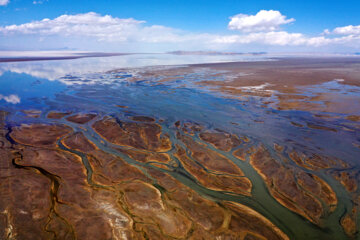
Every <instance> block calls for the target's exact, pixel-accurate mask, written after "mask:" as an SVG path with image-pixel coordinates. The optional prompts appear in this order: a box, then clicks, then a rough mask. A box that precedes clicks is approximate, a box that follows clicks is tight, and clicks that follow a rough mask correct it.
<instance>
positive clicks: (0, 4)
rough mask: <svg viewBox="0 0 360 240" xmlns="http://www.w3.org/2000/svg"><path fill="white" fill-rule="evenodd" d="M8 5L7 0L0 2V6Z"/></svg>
mask: <svg viewBox="0 0 360 240" xmlns="http://www.w3.org/2000/svg"><path fill="white" fill-rule="evenodd" d="M9 3H10V1H9V0H0V6H6V5H8V4H9Z"/></svg>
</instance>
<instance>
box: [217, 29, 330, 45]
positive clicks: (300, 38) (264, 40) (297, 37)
mask: <svg viewBox="0 0 360 240" xmlns="http://www.w3.org/2000/svg"><path fill="white" fill-rule="evenodd" d="M330 41H331V40H330V39H326V38H325V37H323V36H320V37H310V38H309V37H306V36H304V35H303V34H301V33H288V32H285V31H279V32H259V33H250V34H247V35H230V36H221V37H217V38H215V39H214V42H217V43H229V44H233V43H239V44H249V43H259V44H267V45H277V46H299V45H307V46H315V47H316V46H321V45H325V44H328V43H330Z"/></svg>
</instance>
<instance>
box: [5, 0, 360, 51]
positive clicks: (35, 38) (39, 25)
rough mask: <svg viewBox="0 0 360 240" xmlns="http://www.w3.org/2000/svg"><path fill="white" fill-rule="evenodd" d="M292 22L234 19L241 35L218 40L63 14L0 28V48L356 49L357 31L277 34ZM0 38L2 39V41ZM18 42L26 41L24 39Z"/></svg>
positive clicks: (266, 17)
mask: <svg viewBox="0 0 360 240" xmlns="http://www.w3.org/2000/svg"><path fill="white" fill-rule="evenodd" d="M0 1H1V0H0ZM293 21H295V20H294V19H292V18H290V19H288V18H286V16H284V15H282V14H281V13H280V12H279V11H274V10H269V11H266V10H261V11H259V12H258V13H257V14H256V15H245V14H239V15H236V16H234V17H232V18H231V20H230V23H229V28H230V29H237V30H241V31H242V33H239V34H227V35H226V34H223V35H220V34H207V33H191V32H186V31H182V30H179V29H174V28H171V27H167V26H162V25H148V24H146V22H145V21H141V20H136V19H133V18H126V19H123V18H117V17H113V16H110V15H104V16H103V15H100V14H97V13H94V12H89V13H84V14H76V15H66V14H65V15H61V16H59V17H57V18H54V19H48V18H46V19H43V20H39V21H33V22H28V23H24V24H20V25H8V26H3V27H0V44H1V41H3V42H6V41H8V42H9V41H10V42H11V41H12V40H11V39H18V40H19V41H18V42H16V43H15V42H14V46H16V47H18V46H19V44H24V45H26V42H27V44H28V45H31V44H30V43H29V42H30V40H31V41H32V44H34V45H36V44H37V46H43V45H44V44H48V45H47V46H51V47H56V48H59V47H63V48H73V49H74V48H76V49H83V50H93V49H94V48H95V49H98V50H100V51H102V50H103V49H110V50H111V51H112V50H115V51H119V49H121V50H123V51H135V52H136V51H138V52H140V51H144V50H141V49H150V51H156V50H158V49H161V50H160V51H164V50H165V51H167V50H174V49H181V50H191V49H192V50H202V49H204V50H213V49H215V50H216V49H228V50H230V51H231V50H232V49H239V48H238V47H239V46H241V45H244V49H246V50H245V51H257V50H256V49H255V50H253V49H249V48H246V46H247V45H250V44H256V46H280V47H285V46H289V47H294V46H302V47H304V48H307V49H310V48H313V49H314V48H317V47H321V46H326V45H327V46H329V45H331V44H336V45H344V46H345V45H346V46H347V47H350V48H353V49H359V46H360V45H359V43H360V34H357V35H355V34H356V33H357V31H360V27H358V26H351V27H349V26H347V27H341V28H336V29H335V30H333V31H329V30H325V31H324V33H322V34H319V35H318V36H306V35H305V34H302V33H290V32H287V31H283V30H278V29H279V27H280V26H281V25H283V24H287V23H291V22H293ZM331 33H337V34H343V36H331ZM1 36H5V37H3V38H1ZM23 36H28V39H26V38H25V37H23ZM8 42H7V43H8ZM101 42H103V43H101ZM16 44H17V45H16ZM51 44H52V45H51ZM144 46H147V48H146V47H144ZM134 49H135V50H134ZM283 49H285V48H283ZM286 51H288V50H286Z"/></svg>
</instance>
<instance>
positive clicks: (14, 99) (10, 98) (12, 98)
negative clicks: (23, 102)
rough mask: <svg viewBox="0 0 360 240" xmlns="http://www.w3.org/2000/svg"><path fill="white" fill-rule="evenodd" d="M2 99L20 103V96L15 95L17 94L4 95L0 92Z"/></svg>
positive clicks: (0, 98)
mask: <svg viewBox="0 0 360 240" xmlns="http://www.w3.org/2000/svg"><path fill="white" fill-rule="evenodd" d="M0 100H5V101H6V102H8V103H12V104H18V103H20V98H19V96H18V95H15V94H11V95H9V96H4V95H2V94H0Z"/></svg>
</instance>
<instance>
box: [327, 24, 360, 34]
mask: <svg viewBox="0 0 360 240" xmlns="http://www.w3.org/2000/svg"><path fill="white" fill-rule="evenodd" d="M333 33H335V34H340V35H360V25H357V26H353V25H349V26H345V27H337V28H335V29H334V30H333Z"/></svg>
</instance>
